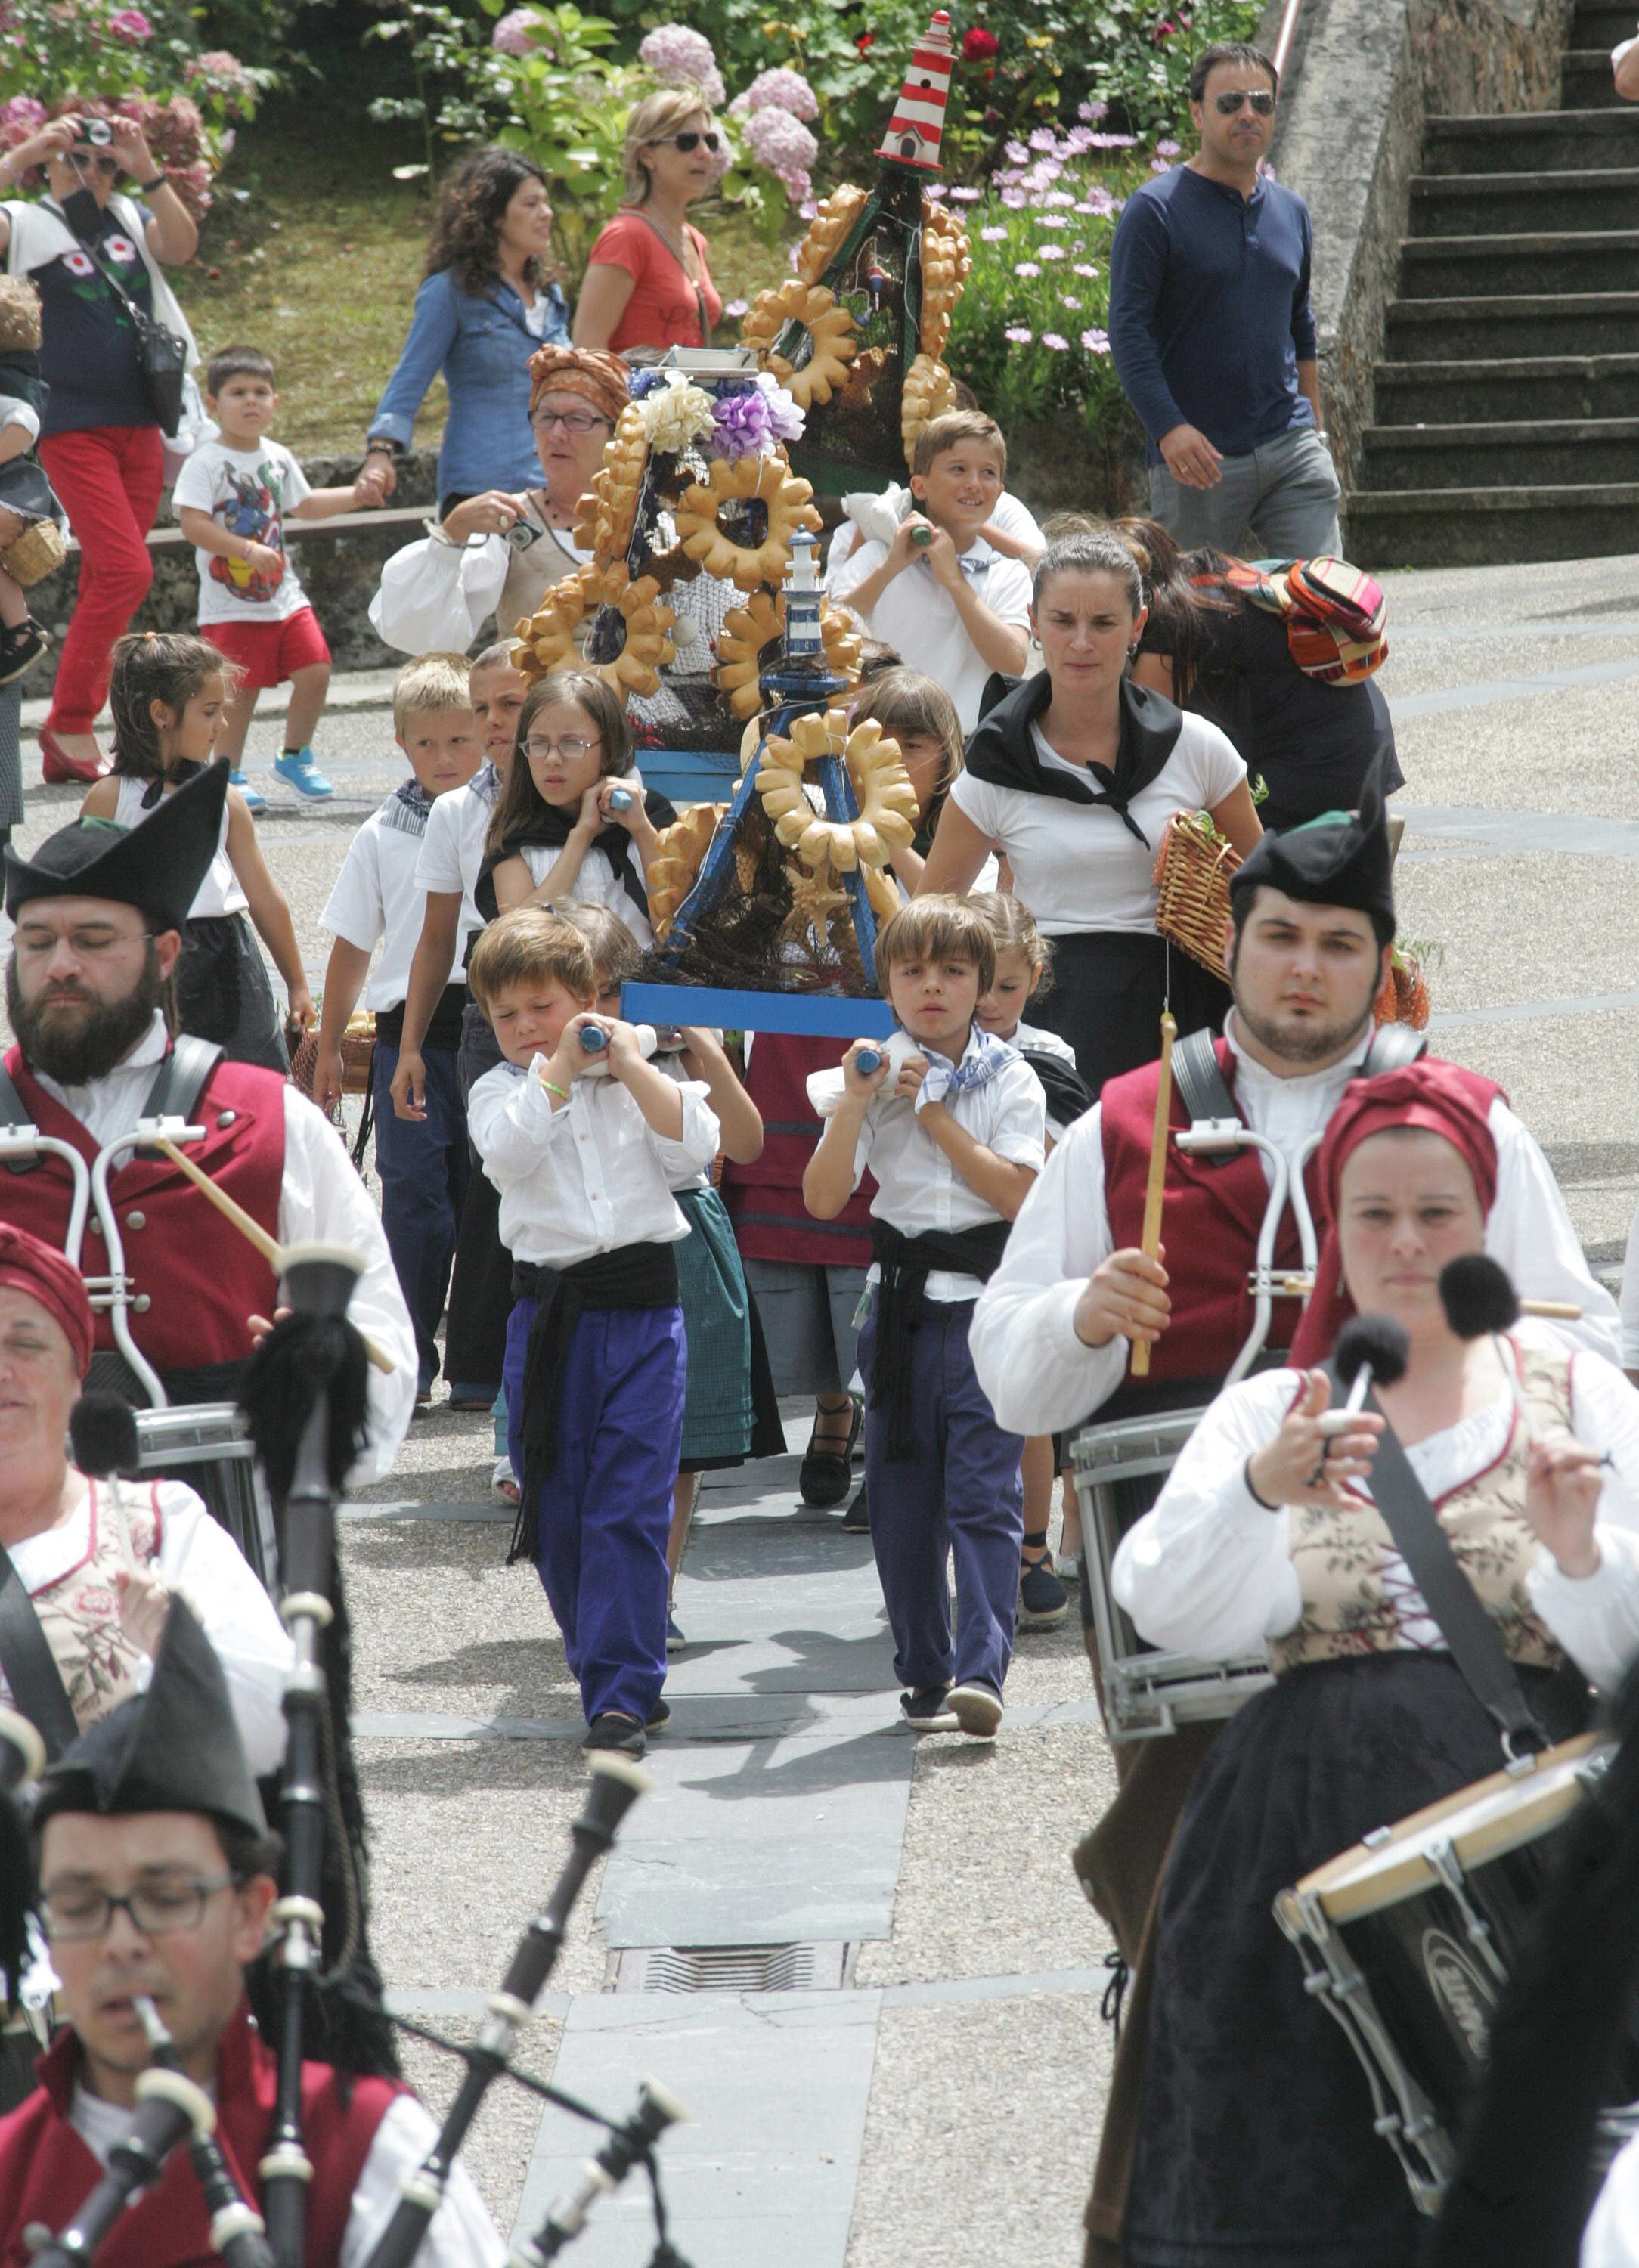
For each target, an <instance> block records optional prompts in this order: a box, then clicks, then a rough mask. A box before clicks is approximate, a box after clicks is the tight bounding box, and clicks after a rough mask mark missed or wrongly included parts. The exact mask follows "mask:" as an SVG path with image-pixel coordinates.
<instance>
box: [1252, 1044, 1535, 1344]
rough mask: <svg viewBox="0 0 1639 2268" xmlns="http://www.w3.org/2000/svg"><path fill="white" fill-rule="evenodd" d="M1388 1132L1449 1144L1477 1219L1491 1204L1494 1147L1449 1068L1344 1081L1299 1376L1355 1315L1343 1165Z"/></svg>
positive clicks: (1326, 1167) (1424, 1066)
mask: <svg viewBox="0 0 1639 2268" xmlns="http://www.w3.org/2000/svg"><path fill="white" fill-rule="evenodd" d="M1394 1126H1416V1127H1422V1128H1423V1129H1425V1130H1427V1131H1428V1132H1429V1133H1431V1134H1437V1135H1439V1137H1440V1138H1441V1139H1442V1140H1443V1141H1446V1142H1449V1143H1450V1144H1451V1145H1452V1149H1453V1150H1455V1151H1456V1152H1458V1154H1459V1157H1460V1158H1461V1159H1462V1160H1463V1162H1464V1164H1465V1165H1466V1167H1467V1168H1468V1170H1469V1172H1470V1173H1471V1174H1472V1175H1474V1194H1475V1196H1476V1197H1478V1198H1479V1200H1480V1210H1481V1213H1489V1211H1490V1210H1491V1207H1492V1205H1493V1204H1494V1203H1495V1202H1496V1142H1495V1141H1494V1140H1493V1139H1492V1138H1491V1129H1490V1126H1489V1125H1488V1123H1487V1119H1486V1114H1485V1111H1484V1110H1483V1109H1482V1108H1481V1105H1480V1103H1479V1102H1478V1101H1476V1099H1475V1097H1474V1094H1472V1093H1471V1091H1470V1090H1469V1088H1468V1087H1467V1086H1466V1085H1465V1084H1464V1082H1463V1080H1462V1079H1461V1077H1460V1076H1459V1073H1458V1072H1457V1071H1454V1070H1453V1069H1452V1065H1451V1064H1448V1063H1442V1062H1441V1061H1440V1060H1439V1058H1438V1057H1430V1056H1425V1057H1422V1060H1421V1061H1420V1062H1417V1063H1415V1064H1407V1067H1406V1068H1405V1070H1404V1071H1385V1072H1384V1073H1383V1075H1382V1076H1381V1077H1380V1078H1378V1079H1351V1080H1350V1081H1349V1085H1348V1086H1346V1087H1345V1088H1344V1090H1343V1100H1342V1101H1341V1102H1340V1103H1339V1104H1338V1106H1337V1108H1336V1109H1335V1110H1334V1112H1333V1113H1332V1117H1331V1122H1330V1123H1329V1124H1328V1125H1327V1130H1326V1140H1325V1141H1324V1142H1323V1143H1322V1144H1321V1145H1320V1202H1321V1205H1322V1207H1323V1209H1324V1210H1323V1213H1322V1218H1323V1219H1324V1220H1325V1222H1326V1233H1325V1236H1324V1238H1323V1240H1322V1241H1321V1245H1320V1261H1319V1267H1318V1268H1317V1269H1316V1270H1315V1286H1314V1291H1313V1293H1312V1296H1311V1298H1310V1301H1309V1305H1308V1306H1307V1307H1305V1310H1304V1314H1303V1320H1302V1322H1300V1323H1299V1324H1298V1326H1297V1337H1295V1338H1294V1339H1293V1341H1292V1354H1291V1359H1292V1363H1293V1365H1294V1366H1295V1367H1296V1368H1297V1369H1299V1370H1307V1369H1309V1368H1310V1367H1312V1365H1314V1364H1316V1363H1320V1362H1324V1361H1325V1360H1326V1359H1327V1356H1328V1355H1329V1354H1330V1353H1331V1351H1332V1349H1333V1346H1334V1344H1335V1342H1336V1339H1337V1335H1338V1333H1339V1331H1340V1330H1341V1329H1342V1327H1343V1325H1344V1324H1345V1323H1346V1322H1348V1321H1349V1317H1350V1316H1351V1315H1352V1314H1354V1312H1355V1303H1354V1301H1353V1300H1352V1299H1351V1298H1350V1297H1349V1287H1348V1285H1346V1284H1345V1283H1344V1281H1343V1262H1342V1255H1341V1251H1340V1249H1339V1245H1338V1235H1337V1207H1338V1192H1339V1189H1340V1187H1341V1182H1342V1179H1343V1167H1345V1166H1346V1165H1347V1164H1348V1162H1349V1159H1350V1158H1352V1157H1353V1155H1354V1153H1355V1152H1356V1150H1357V1149H1358V1148H1359V1147H1360V1145H1361V1144H1362V1143H1363V1142H1364V1141H1367V1140H1369V1139H1370V1138H1371V1136H1372V1135H1373V1134H1381V1133H1384V1132H1385V1131H1386V1130H1388V1129H1389V1128H1390V1127H1394Z"/></svg>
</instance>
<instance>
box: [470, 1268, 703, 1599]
mask: <svg viewBox="0 0 1639 2268" xmlns="http://www.w3.org/2000/svg"><path fill="white" fill-rule="evenodd" d="M512 1297H513V1299H514V1300H539V1301H540V1307H538V1308H537V1310H536V1313H535V1320H534V1323H533V1327H532V1328H531V1330H530V1334H529V1346H528V1349H527V1351H526V1354H525V1357H524V1385H523V1398H524V1406H523V1410H522V1411H521V1412H520V1414H519V1418H518V1430H519V1432H520V1434H521V1436H522V1440H523V1449H524V1470H523V1474H522V1476H521V1479H522V1488H523V1492H522V1494H521V1495H520V1496H519V1498H518V1519H517V1521H515V1523H514V1525H513V1528H512V1542H511V1548H510V1550H508V1552H507V1555H506V1564H507V1565H508V1566H509V1567H510V1566H511V1565H512V1563H513V1561H514V1560H515V1559H533V1557H534V1556H535V1547H536V1540H537V1539H536V1518H537V1512H538V1506H539V1499H540V1486H541V1483H542V1482H543V1481H545V1480H547V1479H548V1478H549V1477H550V1475H551V1472H552V1468H553V1466H554V1465H555V1463H556V1462H557V1454H558V1410H559V1405H560V1403H562V1399H563V1366H564V1363H565V1361H566V1360H567V1359H568V1356H569V1348H570V1339H571V1337H573V1336H574V1331H575V1326H576V1324H577V1322H579V1321H580V1318H581V1315H582V1314H583V1313H584V1311H585V1309H586V1308H588V1307H676V1305H677V1302H678V1289H677V1255H676V1254H675V1253H674V1252H673V1249H672V1247H671V1246H670V1245H669V1244H623V1245H621V1247H620V1248H619V1249H618V1250H616V1251H614V1252H596V1253H593V1254H592V1257H591V1258H590V1259H588V1260H577V1261H573V1262H571V1263H570V1266H569V1267H567V1268H549V1267H546V1266H544V1265H540V1264H537V1263H533V1262H531V1261H525V1260H515V1261H514V1262H513V1263H512Z"/></svg>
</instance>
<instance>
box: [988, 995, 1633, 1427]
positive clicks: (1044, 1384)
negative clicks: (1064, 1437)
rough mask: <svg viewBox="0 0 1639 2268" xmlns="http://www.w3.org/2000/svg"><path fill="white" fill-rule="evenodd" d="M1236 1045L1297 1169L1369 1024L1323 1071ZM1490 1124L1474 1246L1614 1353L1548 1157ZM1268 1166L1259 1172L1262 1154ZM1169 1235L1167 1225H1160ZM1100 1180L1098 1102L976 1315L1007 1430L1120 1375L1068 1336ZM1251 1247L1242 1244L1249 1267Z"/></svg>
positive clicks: (1100, 1223)
mask: <svg viewBox="0 0 1639 2268" xmlns="http://www.w3.org/2000/svg"><path fill="white" fill-rule="evenodd" d="M1225 1033H1226V1036H1227V1037H1228V1040H1229V1043H1230V1046H1231V1049H1232V1050H1233V1053H1234V1056H1235V1078H1234V1086H1235V1094H1236V1097H1237V1099H1238V1102H1239V1105H1240V1112H1241V1116H1242V1117H1243V1118H1244V1119H1245V1121H1246V1124H1247V1125H1248V1126H1250V1127H1251V1128H1252V1129H1253V1131H1254V1132H1256V1133H1259V1134H1266V1135H1268V1138H1269V1139H1270V1140H1271V1141H1272V1142H1274V1143H1275V1144H1276V1145H1278V1146H1279V1147H1280V1149H1282V1150H1283V1152H1285V1154H1286V1159H1287V1162H1288V1164H1289V1165H1290V1166H1295V1165H1296V1163H1297V1152H1298V1151H1299V1150H1300V1148H1301V1147H1302V1145H1303V1144H1304V1143H1305V1141H1306V1140H1308V1139H1309V1138H1310V1137H1311V1136H1312V1135H1315V1134H1319V1133H1320V1132H1321V1131H1322V1130H1324V1128H1325V1126H1326V1123H1327V1119H1329V1118H1330V1116H1332V1113H1333V1112H1334V1110H1335V1109H1336V1108H1337V1106H1338V1104H1339V1103H1340V1102H1341V1101H1342V1099H1343V1089H1344V1088H1345V1087H1346V1086H1348V1084H1349V1080H1350V1079H1353V1078H1355V1077H1356V1075H1357V1073H1358V1071H1359V1068H1360V1064H1361V1062H1362V1060H1363V1057H1364V1056H1365V1052H1366V1049H1367V1048H1368V1046H1369V1045H1370V1044H1371V1033H1370V1032H1366V1033H1363V1035H1362V1036H1361V1039H1360V1042H1359V1045H1358V1046H1357V1047H1356V1049H1352V1050H1351V1051H1350V1054H1349V1057H1348V1059H1347V1060H1346V1061H1345V1062H1343V1063H1341V1064H1334V1065H1333V1066H1332V1067H1331V1068H1330V1069H1329V1070H1327V1071H1309V1072H1306V1073H1305V1074H1304V1075H1302V1076H1301V1077H1299V1078H1296V1079H1280V1078H1277V1077H1276V1076H1275V1073H1274V1072H1273V1071H1266V1070H1265V1069H1264V1067H1263V1066H1262V1064H1257V1063H1254V1062H1253V1059H1252V1058H1251V1057H1250V1056H1248V1055H1247V1054H1246V1051H1245V1050H1244V1049H1242V1047H1241V1046H1240V1043H1239V1042H1238V1039H1237V1037H1236V1031H1235V1016H1234V1013H1233V1011H1231V1013H1230V1016H1229V1020H1228V1022H1227V1024H1226V1026H1225ZM1489 1124H1490V1128H1491V1135H1492V1138H1493V1140H1494V1141H1495V1142H1496V1152H1497V1180H1496V1203H1495V1204H1494V1205H1493V1206H1492V1208H1491V1211H1490V1214H1489V1217H1488V1219H1487V1221H1486V1225H1485V1248H1486V1250H1487V1251H1488V1253H1489V1254H1490V1255H1491V1256H1492V1257H1493V1259H1495V1260H1498V1261H1500V1262H1501V1263H1502V1264H1503V1267H1504V1268H1506V1269H1507V1270H1508V1272H1509V1274H1510V1276H1511V1277H1512V1278H1513V1279H1514V1283H1515V1285H1517V1287H1518V1291H1519V1292H1520V1294H1521V1296H1522V1297H1524V1298H1526V1299H1533V1300H1564V1301H1567V1302H1568V1303H1569V1304H1570V1305H1572V1306H1575V1307H1580V1308H1581V1309H1582V1320H1581V1322H1577V1323H1559V1324H1555V1325H1554V1326H1553V1327H1552V1328H1553V1332H1554V1337H1560V1338H1562V1339H1564V1340H1565V1341H1566V1343H1567V1344H1570V1345H1575V1346H1584V1347H1588V1348H1590V1349H1591V1351H1593V1352H1594V1353H1595V1354H1600V1355H1604V1356H1605V1357H1606V1359H1607V1360H1609V1361H1612V1362H1614V1361H1616V1360H1617V1359H1619V1356H1620V1352H1621V1347H1620V1341H1619V1334H1618V1327H1617V1314H1616V1302H1615V1301H1614V1300H1613V1299H1612V1297H1611V1295H1610V1293H1609V1292H1607V1291H1606V1289H1605V1287H1604V1285H1602V1284H1597V1283H1595V1281H1594V1279H1593V1278H1592V1277H1591V1275H1590V1274H1589V1272H1588V1263H1587V1262H1586V1261H1585V1260H1584V1258H1583V1254H1582V1247H1581V1245H1580V1244H1579V1243H1578V1242H1577V1232H1576V1230H1575V1229H1574V1228H1573V1227H1572V1226H1571V1224H1570V1216H1569V1213H1568V1212H1567V1211H1566V1210H1565V1200H1564V1198H1563V1197H1562V1196H1561V1195H1560V1191H1559V1184H1558V1183H1557V1182H1555V1180H1554V1175H1553V1173H1552V1170H1551V1169H1550V1167H1549V1166H1548V1162H1547V1159H1546V1158H1545V1157H1544V1156H1543V1154H1542V1152H1541V1151H1540V1149H1539V1148H1538V1147H1537V1145H1536V1143H1535V1141H1534V1140H1533V1139H1532V1136H1531V1135H1530V1134H1528V1133H1527V1132H1526V1130H1525V1128H1524V1127H1523V1126H1522V1125H1521V1124H1520V1123H1519V1121H1518V1118H1516V1117H1515V1116H1514V1114H1513V1112H1512V1111H1511V1110H1510V1108H1508V1105H1507V1104H1506V1103H1505V1102H1503V1101H1501V1100H1500V1099H1499V1100H1498V1101H1496V1102H1494V1103H1493V1104H1492V1106H1491V1111H1490V1118H1489ZM1264 1173H1265V1175H1266V1177H1268V1175H1269V1173H1270V1168H1269V1166H1268V1162H1267V1160H1266V1161H1264ZM1161 1238H1162V1241H1163V1243H1165V1241H1166V1223H1165V1219H1163V1221H1162V1224H1161ZM1114 1248H1115V1245H1114V1240H1113V1237H1112V1235H1111V1233H1110V1216H1109V1209H1108V1206H1107V1205H1106V1201H1105V1190H1104V1124H1103V1113H1102V1111H1101V1109H1100V1108H1099V1105H1097V1104H1096V1103H1095V1104H1094V1106H1093V1108H1091V1110H1090V1111H1088V1112H1087V1113H1086V1115H1085V1116H1084V1117H1082V1118H1080V1119H1078V1120H1077V1123H1076V1124H1075V1125H1074V1126H1073V1127H1072V1128H1071V1129H1070V1131H1069V1133H1068V1134H1067V1135H1066V1136H1065V1138H1064V1139H1063V1141H1062V1142H1061V1143H1060V1144H1059V1145H1058V1147H1057V1148H1056V1149H1055V1151H1054V1152H1053V1155H1052V1156H1051V1157H1050V1158H1049V1159H1048V1160H1047V1171H1046V1172H1045V1173H1044V1174H1043V1175H1042V1176H1041V1178H1040V1181H1039V1182H1037V1183H1036V1185H1035V1187H1034V1189H1032V1190H1031V1192H1030V1195H1029V1196H1028V1197H1026V1198H1025V1204H1024V1210H1023V1211H1021V1212H1020V1214H1019V1216H1018V1219H1017V1220H1016V1221H1015V1222H1014V1224H1013V1233H1012V1235H1011V1237H1010V1238H1009V1239H1008V1243H1007V1253H1006V1256H1005V1258H1004V1259H1003V1263H1002V1265H1001V1266H1000V1268H998V1269H997V1270H996V1274H995V1275H994V1276H993V1277H992V1278H990V1281H989V1283H988V1284H987V1285H986V1286H985V1288H984V1292H983V1294H982V1295H981V1299H980V1302H979V1310H978V1313H977V1314H975V1315H974V1325H973V1334H972V1338H973V1352H974V1369H975V1370H976V1371H977V1373H978V1374H979V1382H980V1384H981V1386H982V1387H983V1388H984V1390H985V1392H986V1393H987V1394H988V1395H989V1397H990V1400H991V1402H992V1403H993V1404H994V1405H995V1409H996V1423H997V1425H1003V1426H1005V1427H1006V1428H1007V1430H1008V1431H1009V1432H1014V1433H1026V1434H1028V1433H1052V1432H1061V1431H1062V1430H1064V1429H1065V1428H1067V1427H1069V1426H1072V1425H1080V1424H1082V1423H1083V1422H1084V1420H1085V1419H1086V1418H1090V1417H1091V1416H1092V1415H1093V1413H1094V1412H1095V1411H1096V1410H1099V1408H1100V1407H1101V1406H1102V1405H1103V1404H1104V1403H1106V1402H1107V1401H1108V1400H1109V1398H1110V1396H1111V1395H1112V1394H1113V1393H1114V1391H1115V1389H1116V1388H1117V1387H1118V1386H1120V1384H1121V1381H1122V1380H1123V1379H1124V1378H1125V1377H1126V1375H1127V1359H1128V1352H1129V1349H1128V1343H1127V1341H1126V1340H1125V1339H1124V1338H1115V1339H1113V1340H1112V1341H1111V1342H1110V1344H1109V1345H1108V1346H1106V1347H1086V1346H1084V1345H1083V1344H1082V1343H1081V1341H1080V1340H1079V1339H1078V1338H1077V1336H1076V1326H1075V1314H1076V1303H1077V1300H1079V1299H1080V1297H1081V1294H1082V1292H1083V1291H1084V1289H1085V1288H1086V1283H1087V1278H1089V1277H1090V1276H1091V1274H1092V1272H1093V1270H1094V1269H1095V1268H1097V1267H1098V1266H1099V1264H1100V1263H1102V1262H1103V1261H1106V1260H1107V1259H1108V1258H1109V1256H1110V1255H1111V1253H1112V1252H1113V1250H1114ZM1252 1263H1253V1255H1252V1253H1251V1251H1250V1250H1249V1251H1248V1252H1247V1255H1246V1265H1247V1267H1248V1269H1250V1268H1251V1266H1252ZM1172 1276H1173V1285H1172V1296H1173V1297H1174V1298H1175V1299H1185V1298H1187V1296H1188V1274H1187V1255H1183V1254H1180V1253H1174V1254H1173V1255H1172Z"/></svg>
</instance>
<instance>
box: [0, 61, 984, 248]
mask: <svg viewBox="0 0 1639 2268" xmlns="http://www.w3.org/2000/svg"><path fill="white" fill-rule="evenodd" d="M27 99H28V97H27V96H26V95H25V94H19V95H18V97H17V100H18V102H26V101H27ZM979 241H980V242H981V244H1005V243H1006V242H1007V231H1006V230H1005V229H1004V228H981V230H980V232H979Z"/></svg>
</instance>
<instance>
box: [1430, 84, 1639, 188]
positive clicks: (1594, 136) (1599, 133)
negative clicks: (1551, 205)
mask: <svg viewBox="0 0 1639 2268" xmlns="http://www.w3.org/2000/svg"><path fill="white" fill-rule="evenodd" d="M1609 166H1633V167H1634V168H1635V172H1636V173H1639V103H1631V102H1629V103H1623V104H1621V105H1620V106H1619V107H1617V108H1616V109H1614V110H1520V111H1514V112H1510V113H1509V114H1507V115H1505V116H1503V117H1497V118H1431V119H1430V121H1429V122H1428V125H1427V127H1426V128H1425V129H1424V132H1423V140H1422V168H1423V171H1424V173H1560V172H1565V173H1583V172H1595V171H1603V170H1604V169H1606V168H1607V167H1609ZM1635 190H1636V191H1639V180H1636V181H1635Z"/></svg>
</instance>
